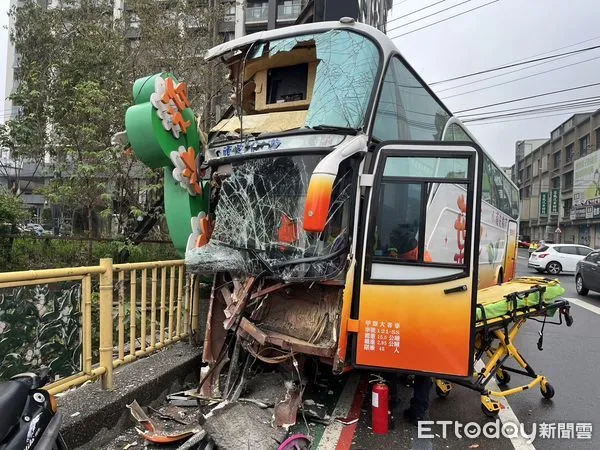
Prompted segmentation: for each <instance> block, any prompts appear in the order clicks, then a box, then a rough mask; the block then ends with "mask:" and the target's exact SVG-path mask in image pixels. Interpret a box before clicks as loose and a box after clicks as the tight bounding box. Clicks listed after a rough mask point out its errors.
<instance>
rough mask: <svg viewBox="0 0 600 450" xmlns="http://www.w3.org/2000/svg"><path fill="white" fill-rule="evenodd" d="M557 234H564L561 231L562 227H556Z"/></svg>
mask: <svg viewBox="0 0 600 450" xmlns="http://www.w3.org/2000/svg"><path fill="white" fill-rule="evenodd" d="M554 232H555V233H562V230H561V229H560V227H556V230H554Z"/></svg>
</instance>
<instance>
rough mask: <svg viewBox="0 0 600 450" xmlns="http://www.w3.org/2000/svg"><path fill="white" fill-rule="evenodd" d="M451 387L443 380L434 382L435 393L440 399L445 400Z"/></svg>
mask: <svg viewBox="0 0 600 450" xmlns="http://www.w3.org/2000/svg"><path fill="white" fill-rule="evenodd" d="M451 390H452V385H451V384H450V383H448V382H447V381H445V380H435V393H436V394H437V396H438V397H440V398H446V397H448V395H450V391H451Z"/></svg>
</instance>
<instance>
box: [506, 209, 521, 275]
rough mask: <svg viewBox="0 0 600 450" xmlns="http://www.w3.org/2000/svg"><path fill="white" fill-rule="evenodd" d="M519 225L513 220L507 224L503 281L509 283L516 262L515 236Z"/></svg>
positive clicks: (513, 273)
mask: <svg viewBox="0 0 600 450" xmlns="http://www.w3.org/2000/svg"><path fill="white" fill-rule="evenodd" d="M518 230H519V225H518V224H517V222H515V221H514V220H510V221H509V222H508V232H507V236H506V254H505V256H504V277H503V281H510V280H512V279H513V278H514V277H515V269H516V266H517V265H516V260H517V234H518Z"/></svg>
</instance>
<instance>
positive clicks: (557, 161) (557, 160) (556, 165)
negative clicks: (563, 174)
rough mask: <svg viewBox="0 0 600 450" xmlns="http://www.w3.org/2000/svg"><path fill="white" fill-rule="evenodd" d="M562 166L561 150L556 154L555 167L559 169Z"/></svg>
mask: <svg viewBox="0 0 600 450" xmlns="http://www.w3.org/2000/svg"><path fill="white" fill-rule="evenodd" d="M559 167H560V152H556V153H555V154H554V168H555V169H558V168H559Z"/></svg>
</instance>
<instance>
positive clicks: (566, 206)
mask: <svg viewBox="0 0 600 450" xmlns="http://www.w3.org/2000/svg"><path fill="white" fill-rule="evenodd" d="M572 207H573V199H571V198H567V199H565V201H563V208H564V210H565V212H564V214H563V217H569V216H570V215H571V208H572Z"/></svg>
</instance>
